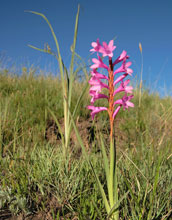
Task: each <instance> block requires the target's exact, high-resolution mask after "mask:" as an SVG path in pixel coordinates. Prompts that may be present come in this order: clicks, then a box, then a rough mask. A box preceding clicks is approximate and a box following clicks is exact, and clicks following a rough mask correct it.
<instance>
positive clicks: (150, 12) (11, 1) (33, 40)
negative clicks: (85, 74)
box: [0, 0, 172, 95]
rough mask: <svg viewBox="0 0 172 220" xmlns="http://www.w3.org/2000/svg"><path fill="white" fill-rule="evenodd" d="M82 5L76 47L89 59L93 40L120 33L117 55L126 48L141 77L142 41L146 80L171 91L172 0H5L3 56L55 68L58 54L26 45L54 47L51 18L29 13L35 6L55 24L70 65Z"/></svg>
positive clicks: (0, 12) (0, 18)
mask: <svg viewBox="0 0 172 220" xmlns="http://www.w3.org/2000/svg"><path fill="white" fill-rule="evenodd" d="M78 4H80V6H81V10H80V17H79V30H78V40H77V48H76V51H77V52H78V53H79V54H80V55H81V56H82V57H83V58H84V59H85V61H86V62H87V61H88V59H90V52H89V50H90V49H91V42H92V41H96V39H97V38H100V41H107V42H109V40H111V39H112V38H113V37H115V36H117V39H116V40H115V45H116V46H117V49H116V53H114V56H115V57H117V56H118V55H119V54H120V53H121V51H122V50H123V49H125V50H126V51H127V52H128V54H129V55H130V60H131V61H132V62H133V65H132V68H133V70H134V77H135V76H136V75H137V77H138V78H139V74H140V66H141V57H140V52H139V47H138V45H139V42H141V43H142V47H143V59H144V68H143V79H144V81H145V83H146V84H147V85H148V86H149V87H150V88H151V87H152V89H153V90H155V89H156V90H157V91H159V92H160V94H164V93H166V92H167V93H170V94H171V95H172V65H171V64H172V0H164V1H162V0H144V1H141V0H131V1H127V0H123V1H119V0H118V1H117V0H106V1H104V0H1V4H0V28H1V31H0V54H1V56H2V54H4V52H5V54H6V55H5V56H6V59H5V60H6V63H16V65H20V64H27V65H31V64H35V65H39V66H40V67H41V68H43V69H47V70H49V69H51V68H52V71H54V72H55V71H56V68H57V66H56V61H55V60H53V58H51V57H50V56H49V55H44V54H43V53H41V52H38V51H35V50H33V49H31V48H29V47H28V46H27V45H28V44H32V45H34V46H37V47H41V48H44V43H46V42H47V43H48V44H49V45H50V46H51V47H52V48H53V49H54V48H55V44H54V42H53V38H52V36H51V33H50V31H49V28H48V26H47V24H46V22H45V21H44V20H43V19H42V18H41V17H39V16H37V15H33V14H30V13H26V12H24V11H25V10H33V11H37V12H41V13H43V14H45V15H46V16H47V18H48V19H49V21H50V22H51V24H52V26H53V28H54V31H55V33H56V35H57V38H58V41H59V45H60V50H61V53H62V56H63V59H64V61H65V63H66V64H67V65H68V63H69V60H70V46H71V44H72V40H73V33H74V25H75V17H76V13H77V7H78ZM3 56H4V55H3ZM9 59H10V60H11V61H10V62H8V60H9ZM3 62H5V61H3ZM0 65H1V64H0ZM164 86H165V87H166V90H167V91H165V90H164ZM169 89H170V90H169Z"/></svg>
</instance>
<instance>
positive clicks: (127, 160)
mask: <svg viewBox="0 0 172 220" xmlns="http://www.w3.org/2000/svg"><path fill="white" fill-rule="evenodd" d="M73 83H74V86H73V94H75V95H73V96H72V97H71V111H73V109H74V108H75V105H76V103H77V97H79V95H80V93H81V91H82V89H83V88H84V86H85V84H86V83H87V82H86V80H85V81H83V82H79V81H77V80H75V81H74V82H73ZM61 91H62V88H61V82H60V79H58V78H57V77H52V76H42V75H41V74H40V75H35V74H34V69H30V70H27V69H26V68H23V70H22V75H21V76H16V75H12V74H10V72H8V71H5V70H4V71H1V73H0V210H1V211H0V214H1V216H2V215H3V213H8V212H10V213H12V215H20V214H21V213H22V214H23V215H24V216H27V218H26V219H29V216H31V215H35V216H36V219H46V218H48V219H81V220H82V219H96V220H99V219H106V212H105V208H104V204H103V201H102V198H101V194H100V191H99V189H98V186H97V184H96V181H95V178H94V175H93V173H92V171H91V168H90V167H89V165H88V164H87V162H86V160H85V157H84V155H83V154H82V150H81V147H80V145H79V142H78V141H77V138H76V136H75V132H74V131H73V130H72V132H71V138H70V142H69V144H68V148H67V156H66V157H64V156H63V147H62V143H61V138H60V134H59V131H58V127H57V125H56V123H55V118H56V119H57V120H58V121H59V122H60V123H61V127H62V128H63V124H64V123H63V117H64V115H63V97H62V92H61ZM141 96H142V97H141V103H140V107H139V88H136V89H135V92H134V101H133V102H134V104H135V108H133V109H130V110H129V111H120V114H119V115H118V117H117V119H116V123H115V132H116V139H117V158H118V161H117V166H118V182H119V188H118V193H119V198H123V199H122V201H121V204H120V207H119V215H120V219H121V220H129V219H131V220H142V219H143V220H144V219H145V220H150V219H153V220H167V219H170V218H171V217H172V185H171V182H172V172H171V169H172V99H171V97H164V98H160V97H159V95H158V94H149V92H148V91H147V90H144V91H142V94H141ZM89 100H90V97H89V95H88V90H87V91H86V92H85V94H84V96H83V98H82V100H81V104H80V107H79V109H78V111H77V119H76V126H77V127H78V129H79V132H80V135H81V137H82V139H83V142H84V145H85V148H86V150H87V151H88V152H89V157H90V160H91V161H92V163H93V166H94V168H95V170H96V172H97V173H98V176H99V178H100V180H101V183H102V184H103V183H105V174H104V173H102V170H103V160H102V153H101V147H100V146H101V143H100V136H99V132H101V133H102V136H103V139H104V143H105V146H106V149H107V152H108V150H109V141H108V135H109V131H108V130H109V123H108V120H107V115H106V114H104V113H101V114H99V115H98V117H96V119H95V120H97V122H96V123H95V122H92V121H91V120H90V112H89V110H87V109H86V108H85V107H86V106H87V105H88V104H89ZM52 112H53V115H54V116H55V118H54V116H53V115H52ZM62 130H63V129H62ZM63 132H64V131H63ZM4 215H5V214H4ZM0 218H1V217H0Z"/></svg>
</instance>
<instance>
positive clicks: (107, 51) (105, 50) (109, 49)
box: [99, 40, 116, 58]
mask: <svg viewBox="0 0 172 220" xmlns="http://www.w3.org/2000/svg"><path fill="white" fill-rule="evenodd" d="M115 48H116V46H113V40H111V41H109V44H108V45H107V43H106V42H103V47H102V48H101V49H100V51H99V52H100V53H102V54H103V57H106V56H108V57H111V58H112V57H113V51H114V50H115Z"/></svg>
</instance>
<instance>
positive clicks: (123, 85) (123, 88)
mask: <svg viewBox="0 0 172 220" xmlns="http://www.w3.org/2000/svg"><path fill="white" fill-rule="evenodd" d="M129 82H130V80H129V79H128V80H126V81H125V82H123V81H122V82H121V85H120V86H119V87H118V88H117V89H116V90H115V91H114V93H113V95H116V94H117V93H119V92H124V91H125V92H126V93H132V90H133V87H132V86H127V85H128V83H129Z"/></svg>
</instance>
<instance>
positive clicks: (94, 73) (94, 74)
mask: <svg viewBox="0 0 172 220" xmlns="http://www.w3.org/2000/svg"><path fill="white" fill-rule="evenodd" d="M91 75H92V76H95V77H96V78H98V79H107V80H108V77H107V76H105V75H104V74H101V73H98V72H97V71H96V69H93V70H92V71H91Z"/></svg>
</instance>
